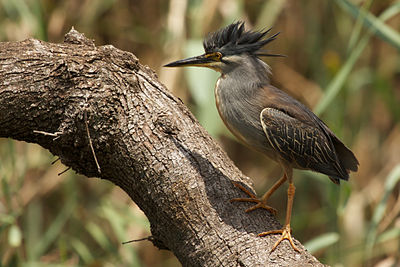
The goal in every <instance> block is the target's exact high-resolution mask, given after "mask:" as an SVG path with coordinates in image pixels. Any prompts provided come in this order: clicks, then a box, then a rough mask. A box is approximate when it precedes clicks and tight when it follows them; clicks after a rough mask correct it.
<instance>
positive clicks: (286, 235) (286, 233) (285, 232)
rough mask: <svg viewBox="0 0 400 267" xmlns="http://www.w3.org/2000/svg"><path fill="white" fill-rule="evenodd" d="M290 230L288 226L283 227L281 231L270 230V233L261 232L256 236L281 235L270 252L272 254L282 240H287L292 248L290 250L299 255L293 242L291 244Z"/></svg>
mask: <svg viewBox="0 0 400 267" xmlns="http://www.w3.org/2000/svg"><path fill="white" fill-rule="evenodd" d="M291 232H292V230H291V229H290V224H287V225H285V227H283V229H281V230H272V231H268V232H263V233H260V234H258V236H261V237H262V236H266V235H272V234H281V237H280V238H279V240H278V241H276V243H275V244H274V246H273V247H272V249H271V252H273V251H274V250H275V249H276V247H277V246H278V245H279V244H280V243H281V242H282V241H283V240H285V239H286V240H288V241H289V243H290V245H291V246H292V248H293V249H294V250H295V251H297V252H299V253H300V250H299V249H298V248H297V247H296V246H295V244H294V242H293V238H292V234H291Z"/></svg>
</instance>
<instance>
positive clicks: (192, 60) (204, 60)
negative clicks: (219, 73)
mask: <svg viewBox="0 0 400 267" xmlns="http://www.w3.org/2000/svg"><path fill="white" fill-rule="evenodd" d="M210 63H215V60H214V59H212V58H210V57H206V54H203V55H200V56H197V57H189V58H185V59H181V60H177V61H174V62H171V63H168V64H166V65H164V67H186V66H196V67H208V66H209V64H210Z"/></svg>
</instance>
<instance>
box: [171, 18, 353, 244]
mask: <svg viewBox="0 0 400 267" xmlns="http://www.w3.org/2000/svg"><path fill="white" fill-rule="evenodd" d="M270 31H271V29H268V30H262V31H252V30H246V29H245V23H244V22H243V21H237V22H234V23H232V24H229V25H227V26H226V27H224V28H221V29H219V30H217V31H215V32H212V33H209V34H208V35H207V36H206V38H205V39H204V41H203V47H204V51H205V53H204V54H202V55H199V56H195V57H190V58H186V59H182V60H177V61H174V62H171V63H169V64H166V65H164V67H186V66H195V67H207V68H211V69H213V70H215V71H217V72H220V74H221V75H220V77H219V78H218V80H217V82H216V85H215V89H214V95H215V102H216V106H217V110H218V113H219V115H220V117H221V118H222V120H223V122H224V124H225V125H226V127H227V128H228V129H229V130H230V131H231V132H232V133H233V135H234V136H235V137H236V138H237V139H239V140H240V141H241V142H243V143H244V144H245V145H247V146H248V147H250V148H252V149H254V150H256V151H258V152H261V153H263V154H264V155H266V156H267V157H268V158H270V159H272V160H274V161H275V162H277V163H278V164H279V165H280V166H281V167H282V169H283V176H282V177H281V178H280V179H279V180H278V181H277V182H275V184H274V185H273V186H272V187H271V188H270V189H269V190H268V191H267V192H266V193H265V194H264V195H263V196H262V197H261V198H257V196H256V195H254V194H253V193H252V192H250V191H249V190H247V189H246V188H245V187H244V186H242V185H241V184H239V183H237V182H234V185H235V186H236V187H237V188H239V189H240V190H242V191H243V192H245V193H246V194H247V196H248V197H247V198H234V199H232V200H231V202H251V203H254V206H252V207H250V208H249V209H247V210H246V212H250V211H253V210H256V209H259V208H261V209H265V210H268V211H269V212H271V213H272V214H274V215H275V214H276V210H275V209H274V208H272V207H271V206H269V205H268V204H267V202H268V199H269V198H270V197H271V195H272V194H273V193H274V192H275V191H276V190H277V189H278V188H279V187H280V186H281V185H282V184H284V183H285V182H286V181H287V182H288V184H289V185H288V190H287V207H286V219H285V224H284V226H283V228H282V229H277V230H272V231H266V232H262V233H259V234H258V236H260V237H261V236H266V235H271V234H280V238H279V239H278V240H277V241H276V243H275V244H274V245H273V247H272V249H271V252H272V251H274V250H275V249H276V248H277V247H278V245H279V244H280V243H281V242H282V241H283V240H288V241H289V243H290V245H291V247H292V248H293V249H294V250H295V251H297V252H300V250H299V249H298V248H297V247H296V245H295V244H294V242H293V238H292V229H291V226H290V221H291V214H292V206H293V200H294V195H295V186H294V183H293V169H303V170H311V171H314V172H318V173H322V174H325V175H327V176H328V177H329V178H330V180H331V181H332V182H334V183H335V184H338V185H339V184H340V180H345V181H347V180H348V179H349V173H350V172H351V171H352V172H356V171H357V170H358V166H359V162H358V160H357V158H356V156H355V155H354V153H353V152H352V151H351V150H350V149H349V148H347V147H346V146H345V145H344V144H343V142H342V141H340V140H339V138H338V137H337V136H336V135H335V134H334V133H333V132H332V131H331V130H330V129H329V128H328V126H327V125H326V124H325V123H324V122H323V121H322V120H321V119H320V118H318V117H317V116H316V115H315V114H314V113H313V112H312V111H311V110H310V109H309V108H307V107H306V106H305V105H303V104H302V103H301V102H299V101H298V100H296V99H295V98H293V97H292V96H290V95H288V94H287V93H285V92H284V91H282V90H280V89H278V88H276V87H275V86H273V85H272V84H271V79H270V76H271V74H272V73H271V68H270V66H269V65H268V64H267V63H265V62H264V61H263V60H262V59H261V58H262V57H280V56H283V55H281V54H271V53H269V51H268V50H263V49H262V48H263V47H264V46H265V45H267V44H269V43H270V42H272V41H274V40H275V39H276V38H277V36H278V34H279V32H278V33H275V34H273V35H269V33H270ZM268 35H269V36H268Z"/></svg>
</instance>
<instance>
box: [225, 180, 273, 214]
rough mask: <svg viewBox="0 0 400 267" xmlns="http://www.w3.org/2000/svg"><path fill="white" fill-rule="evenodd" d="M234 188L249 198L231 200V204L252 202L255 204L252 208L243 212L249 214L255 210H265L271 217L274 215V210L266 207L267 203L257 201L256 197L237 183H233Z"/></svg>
mask: <svg viewBox="0 0 400 267" xmlns="http://www.w3.org/2000/svg"><path fill="white" fill-rule="evenodd" d="M233 184H234V186H236V187H237V188H239V189H240V190H242V191H243V192H245V193H246V194H247V195H248V196H249V198H234V199H231V202H252V203H256V204H255V205H254V206H252V207H250V208H248V209H247V210H246V211H245V212H250V211H253V210H256V209H265V210H268V211H269V212H271V213H272V214H273V215H276V209H274V208H272V207H271V206H268V205H267V201H266V200H264V199H259V198H257V196H255V195H254V194H253V193H251V192H250V191H249V190H247V189H246V188H245V187H244V186H242V185H241V184H239V183H236V182H233Z"/></svg>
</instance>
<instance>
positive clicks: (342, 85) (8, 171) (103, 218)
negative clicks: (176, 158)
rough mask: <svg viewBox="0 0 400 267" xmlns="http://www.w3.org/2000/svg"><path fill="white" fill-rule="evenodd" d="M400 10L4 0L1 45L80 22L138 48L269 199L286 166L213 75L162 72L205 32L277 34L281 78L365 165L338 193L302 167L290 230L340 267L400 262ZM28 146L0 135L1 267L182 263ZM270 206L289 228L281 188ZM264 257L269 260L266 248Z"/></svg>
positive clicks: (387, 5)
mask: <svg viewBox="0 0 400 267" xmlns="http://www.w3.org/2000/svg"><path fill="white" fill-rule="evenodd" d="M399 13H400V2H399V1H394V0H392V1H391V0H379V1H377V0H376V1H372V0H370V1H360V0H318V1H316V0H314V1H309V0H302V1H289V0H270V1H264V0H252V1H245V0H223V1H214V0H203V1H202V0H190V1H189V0H188V1H187V0H171V1H161V0H142V1H139V0H136V1H128V0H123V1H116V0H86V1H82V0H69V1H51V0H43V1H34V0H31V1H29V0H0V41H19V40H23V39H25V38H30V37H34V38H38V39H41V40H45V41H49V42H62V41H63V36H64V34H65V33H67V32H68V31H69V30H70V29H71V27H72V26H74V27H75V29H77V30H78V31H80V32H82V33H85V35H86V36H87V37H89V38H91V39H94V40H95V43H96V45H99V46H100V45H106V44H112V45H114V46H115V47H117V48H119V49H122V50H126V51H130V52H132V53H134V54H135V55H136V56H137V57H138V58H139V59H140V62H141V63H142V64H145V65H148V66H149V67H151V68H152V69H154V70H155V71H156V72H157V73H158V76H159V79H160V80H161V81H162V82H163V83H164V84H165V85H166V86H167V87H168V89H169V90H171V91H172V92H173V93H174V94H175V95H176V96H178V97H180V98H181V99H182V100H183V102H184V103H185V104H186V105H187V106H189V107H190V109H191V110H192V112H193V113H194V114H195V116H196V117H197V118H198V119H199V121H200V123H201V124H202V125H203V126H204V127H205V128H206V129H207V130H208V131H209V132H210V134H211V135H212V136H213V137H214V138H215V139H216V140H218V142H220V144H221V145H222V147H224V149H225V150H226V151H227V153H228V154H229V156H230V157H231V158H232V160H234V162H235V163H236V165H237V166H238V167H239V168H240V169H241V170H242V171H243V172H244V173H245V174H246V175H248V176H250V177H251V178H252V179H253V181H254V185H255V188H256V190H257V192H258V193H259V194H260V195H261V194H262V193H264V192H265V191H266V190H267V189H268V188H269V186H271V185H272V184H273V183H274V181H276V180H277V179H278V178H279V177H280V175H281V170H280V168H279V166H278V165H276V164H275V163H274V162H271V161H270V160H268V159H267V158H265V157H264V156H262V155H261V154H258V153H256V152H253V151H251V150H249V149H248V148H246V147H244V146H243V145H241V144H240V143H238V142H237V140H235V139H234V138H233V137H232V136H231V135H230V134H229V133H228V131H227V130H226V128H225V127H224V125H223V123H222V121H221V120H220V118H219V116H218V114H217V112H216V108H215V103H214V93H213V89H214V84H215V81H216V79H217V77H218V75H217V73H215V72H213V71H212V70H208V69H204V70H202V69H194V68H187V69H165V68H162V65H163V64H166V63H168V62H169V61H173V60H177V59H181V58H183V57H187V56H194V55H198V54H201V53H202V38H203V37H204V36H205V35H206V34H207V33H208V32H210V31H214V30H216V29H218V28H220V27H223V26H225V25H227V24H229V23H232V22H234V21H237V20H243V21H245V22H246V24H247V27H249V28H254V29H259V30H262V29H265V28H269V27H272V33H275V32H281V33H280V35H279V37H278V39H277V40H276V41H274V42H273V43H271V44H270V45H268V49H269V51H271V52H273V53H281V54H285V55H287V57H286V58H267V59H266V61H267V62H268V63H269V64H270V65H271V67H272V72H273V76H272V79H273V83H274V84H275V85H276V86H278V87H280V88H282V89H283V90H285V91H287V92H289V93H290V94H291V95H293V96H295V97H296V98H297V99H299V100H301V101H302V102H303V103H305V104H306V105H308V106H309V107H311V108H312V109H313V110H314V111H315V112H316V113H317V114H318V115H319V116H320V117H321V118H322V119H323V120H324V121H325V122H326V123H327V124H328V125H329V127H330V128H331V129H332V130H333V131H334V132H335V133H336V134H337V135H338V136H339V137H340V138H341V139H342V140H343V141H344V143H345V144H346V145H347V146H349V147H350V148H351V149H352V150H353V151H354V153H355V154H356V156H357V157H358V159H359V161H360V169H359V171H358V172H357V173H355V174H352V175H351V178H350V181H349V182H348V183H342V185H341V186H340V187H338V186H336V185H335V184H333V183H332V182H331V181H330V180H329V179H327V177H326V176H324V175H320V174H316V173H311V172H309V171H296V172H295V174H294V176H295V179H294V182H295V185H296V187H297V191H296V197H295V204H294V211H293V215H292V224H291V225H292V228H293V233H294V236H295V237H296V238H297V239H298V240H300V241H301V242H302V243H303V244H305V245H306V247H307V248H308V250H309V251H310V252H311V253H312V254H313V255H315V256H316V257H317V258H318V259H319V260H320V261H322V262H323V263H325V264H329V265H332V266H379V267H386V266H399V265H400V252H399V251H400V216H399V214H400V198H399V189H400V186H399V180H400V127H399V121H400V56H399V50H400V34H399V30H400V15H399ZM54 160H56V158H55V157H54V156H53V155H51V154H50V153H49V152H48V151H46V150H44V149H42V148H41V147H39V146H37V145H33V144H26V143H23V142H16V141H13V140H8V139H0V182H1V185H0V189H1V191H0V257H1V262H0V266H78V265H82V266H179V265H180V264H179V262H178V261H177V259H176V258H175V257H174V255H173V254H172V253H171V252H168V251H160V250H158V249H156V248H155V247H153V245H152V244H151V243H150V242H148V241H141V242H135V243H132V244H127V245H122V244H121V243H122V242H124V241H128V240H131V239H139V238H143V237H146V236H148V235H150V232H149V223H148V221H147V219H146V217H145V216H144V215H143V213H142V212H141V211H140V209H139V208H138V207H137V206H136V205H135V204H134V203H132V201H131V200H130V198H129V197H128V196H127V195H126V194H125V193H124V192H123V191H122V190H121V189H119V188H117V187H116V186H113V185H112V184H111V183H110V182H107V181H103V180H100V179H87V178H85V177H82V176H78V175H76V174H75V173H74V171H72V170H69V171H67V172H65V173H64V174H62V175H60V176H59V175H58V173H60V172H62V171H63V170H65V169H66V166H63V165H62V164H61V163H60V162H59V161H58V162H55V163H54V164H52V162H53V161H54ZM270 204H271V205H272V206H274V207H276V208H277V209H278V210H279V213H278V219H279V220H281V221H283V218H284V210H285V207H286V188H284V187H282V188H281V189H280V190H279V191H278V192H277V193H276V194H275V195H274V196H273V197H272V199H271V202H270ZM260 253H266V252H262V251H260Z"/></svg>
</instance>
